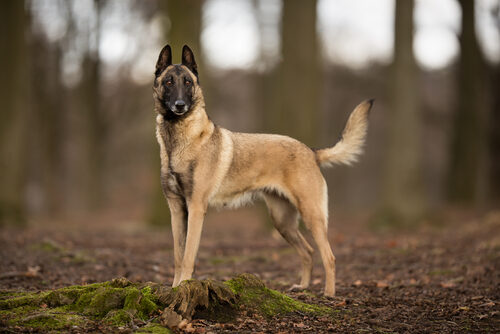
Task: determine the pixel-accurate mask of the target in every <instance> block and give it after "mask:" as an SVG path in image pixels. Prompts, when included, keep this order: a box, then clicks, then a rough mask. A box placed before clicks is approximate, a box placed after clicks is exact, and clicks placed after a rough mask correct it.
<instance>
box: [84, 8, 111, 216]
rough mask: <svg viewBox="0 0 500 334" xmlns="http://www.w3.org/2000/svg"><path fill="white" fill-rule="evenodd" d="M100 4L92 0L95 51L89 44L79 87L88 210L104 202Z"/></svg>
mask: <svg viewBox="0 0 500 334" xmlns="http://www.w3.org/2000/svg"><path fill="white" fill-rule="evenodd" d="M101 6H102V2H101V1H100V0H94V8H95V13H96V22H97V23H96V25H95V26H94V27H93V29H94V30H95V31H94V34H95V49H94V50H92V49H91V46H90V45H91V43H89V46H88V50H87V53H86V55H85V58H84V60H83V73H84V74H83V78H82V84H81V94H82V95H81V96H82V106H83V112H84V118H85V120H84V122H85V126H84V128H85V133H84V137H85V143H86V147H85V152H86V159H85V162H86V163H85V165H86V166H87V167H86V169H85V170H84V171H83V172H84V173H85V177H84V178H83V179H84V180H85V184H84V187H85V188H84V189H85V193H86V202H87V207H88V208H89V209H99V208H102V206H103V200H104V199H105V194H104V190H105V185H104V183H103V182H104V180H105V179H104V172H105V149H106V133H107V127H106V118H105V112H104V110H103V108H102V106H101V95H100V92H101V62H100V59H99V35H100V11H101Z"/></svg>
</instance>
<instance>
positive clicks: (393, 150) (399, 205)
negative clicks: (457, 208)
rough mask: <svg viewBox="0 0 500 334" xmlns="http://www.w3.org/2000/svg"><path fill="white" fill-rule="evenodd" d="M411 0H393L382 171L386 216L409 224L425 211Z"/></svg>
mask: <svg viewBox="0 0 500 334" xmlns="http://www.w3.org/2000/svg"><path fill="white" fill-rule="evenodd" d="M413 7H414V1H413V0H411V1H410V0H407V1H396V12H395V27H394V28H395V29H394V30H395V36H394V37H395V38H394V60H393V65H392V73H391V79H390V80H391V82H390V84H391V87H390V89H391V90H390V98H391V110H390V112H391V114H390V121H389V126H388V143H387V145H388V152H387V153H388V155H387V158H386V159H387V160H386V163H387V165H386V169H385V170H386V175H385V187H384V191H385V196H384V199H385V203H384V209H385V210H386V212H385V213H386V214H387V216H386V218H388V219H389V220H391V219H392V220H394V221H393V223H399V224H401V223H402V224H412V223H415V222H416V221H417V220H418V219H419V218H421V216H422V215H423V214H424V208H425V205H424V197H423V191H424V184H423V174H422V172H423V171H422V161H421V159H422V158H421V145H420V133H421V129H420V126H421V120H420V115H419V110H420V108H419V103H418V101H419V96H418V95H419V94H418V89H417V82H416V81H417V75H418V72H417V66H416V63H415V59H414V56H413V30H414V25H413Z"/></svg>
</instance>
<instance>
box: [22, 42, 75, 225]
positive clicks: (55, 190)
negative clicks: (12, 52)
mask: <svg viewBox="0 0 500 334" xmlns="http://www.w3.org/2000/svg"><path fill="white" fill-rule="evenodd" d="M32 39H33V41H32V43H31V44H30V48H31V50H33V52H34V53H36V54H37V56H36V57H35V58H33V60H32V67H31V71H33V72H32V73H36V75H35V76H33V78H32V80H31V83H32V87H33V91H32V93H33V102H32V108H33V110H34V113H33V117H32V118H33V119H34V121H35V123H36V125H35V126H34V129H33V132H34V134H35V136H36V137H37V140H36V143H34V145H33V146H36V151H37V154H36V157H34V158H35V161H34V164H35V166H37V167H36V174H37V178H38V179H39V180H38V182H40V183H41V187H42V191H43V201H42V206H43V208H40V209H41V211H42V213H44V214H48V215H50V216H53V215H55V214H57V213H59V212H60V210H61V209H62V207H63V205H62V203H61V202H62V201H63V196H62V178H63V175H64V172H63V166H62V160H63V157H62V143H63V138H64V137H63V128H64V121H65V119H66V117H65V113H64V112H63V108H62V106H63V104H62V103H63V98H64V87H63V85H62V82H61V75H62V74H61V58H62V52H61V47H60V45H59V44H58V43H49V42H48V41H47V40H46V39H45V38H44V37H43V36H42V35H41V34H34V35H33V36H32Z"/></svg>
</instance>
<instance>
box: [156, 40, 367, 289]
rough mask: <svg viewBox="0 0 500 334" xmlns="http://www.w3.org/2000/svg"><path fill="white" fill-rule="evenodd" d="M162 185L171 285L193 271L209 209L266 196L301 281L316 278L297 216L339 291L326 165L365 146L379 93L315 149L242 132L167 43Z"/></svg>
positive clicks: (160, 112) (161, 104)
mask: <svg viewBox="0 0 500 334" xmlns="http://www.w3.org/2000/svg"><path fill="white" fill-rule="evenodd" d="M153 97H154V109H155V112H156V115H157V116H156V137H157V140H158V143H159V145H160V155H161V184H162V189H163V192H164V195H165V197H166V199H167V202H168V206H169V208H170V212H171V220H172V233H173V239H174V258H175V275H174V281H173V285H172V286H173V287H175V286H178V285H179V284H180V283H181V282H182V281H184V280H188V279H190V278H191V276H192V273H193V269H194V262H195V258H196V254H197V252H198V246H199V242H200V237H201V231H202V226H203V220H204V216H205V213H206V211H207V208H208V207H209V206H212V207H239V206H241V205H243V204H245V203H247V202H249V201H251V200H252V199H253V198H255V197H262V198H263V199H264V201H265V203H266V205H267V206H268V208H269V211H270V214H271V217H272V219H273V222H274V226H275V227H276V229H277V230H278V231H279V233H280V234H281V235H282V236H283V238H284V239H285V240H286V241H287V242H288V243H289V244H290V245H291V246H292V247H293V248H295V250H296V251H297V252H298V254H299V256H300V259H301V262H302V273H301V281H300V284H299V285H294V286H293V287H292V288H293V289H306V288H307V287H308V286H309V283H310V280H311V272H312V267H313V261H312V254H313V248H312V247H311V246H310V245H309V244H308V242H307V241H306V239H305V238H304V236H303V235H302V233H301V232H300V231H299V223H298V218H299V215H300V217H302V220H303V222H304V224H305V226H306V227H307V229H308V230H309V231H310V232H311V234H312V237H313V239H314V241H315V243H316V244H317V247H318V249H319V252H320V255H321V260H322V262H323V267H324V270H325V288H324V295H326V296H333V295H335V256H334V255H333V252H332V249H331V247H330V243H329V241H328V237H327V228H328V192H327V185H326V182H325V179H324V178H323V175H322V174H321V171H320V167H327V166H331V165H333V164H347V165H350V164H351V163H353V162H355V161H356V160H357V157H358V156H359V155H360V154H361V153H362V149H363V144H364V141H365V137H366V132H367V127H368V120H367V117H368V113H369V111H370V109H371V107H372V104H373V100H367V101H364V102H362V103H361V104H359V105H358V106H357V107H356V108H355V109H354V110H353V112H352V113H351V115H350V116H349V118H348V120H347V123H346V125H345V128H344V130H343V132H342V136H341V138H340V140H339V141H338V142H337V143H336V144H335V146H333V147H331V148H325V149H319V150H313V149H311V148H309V147H308V146H306V145H305V144H303V143H301V142H299V141H297V140H295V139H292V138H290V137H287V136H281V135H275V134H251V133H237V132H231V131H229V130H226V129H224V128H222V127H219V126H217V125H215V124H214V123H213V122H212V121H211V120H210V118H209V117H208V115H207V113H206V111H205V102H204V98H203V91H202V89H201V86H200V84H199V80H198V68H197V64H196V61H195V58H194V54H193V52H192V50H191V49H190V48H189V47H188V46H187V45H184V47H183V48H182V63H181V64H172V50H171V47H170V46H169V45H166V46H165V47H164V48H163V49H162V50H161V52H160V55H159V57H158V61H157V63H156V71H155V79H154V84H153Z"/></svg>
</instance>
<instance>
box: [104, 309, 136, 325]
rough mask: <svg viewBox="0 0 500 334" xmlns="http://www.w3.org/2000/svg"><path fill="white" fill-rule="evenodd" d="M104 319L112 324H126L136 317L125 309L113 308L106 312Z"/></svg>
mask: <svg viewBox="0 0 500 334" xmlns="http://www.w3.org/2000/svg"><path fill="white" fill-rule="evenodd" d="M103 320H104V321H105V322H106V323H108V324H109V325H112V326H124V325H127V324H129V323H131V322H132V321H133V320H134V317H133V315H132V314H130V313H129V312H128V311H125V310H112V311H110V312H108V314H106V316H105V317H104V318H103Z"/></svg>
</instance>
